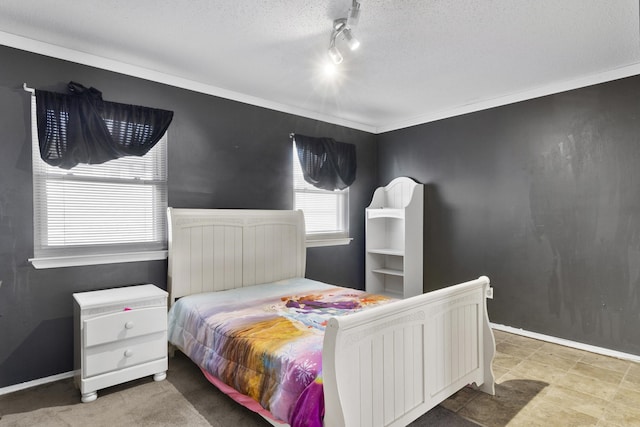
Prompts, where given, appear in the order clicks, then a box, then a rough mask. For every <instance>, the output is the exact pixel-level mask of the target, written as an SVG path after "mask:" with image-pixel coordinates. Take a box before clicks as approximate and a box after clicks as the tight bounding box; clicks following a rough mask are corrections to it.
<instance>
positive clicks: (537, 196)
mask: <svg viewBox="0 0 640 427" xmlns="http://www.w3.org/2000/svg"><path fill="white" fill-rule="evenodd" d="M639 116H640V77H633V78H628V79H623V80H619V81H615V82H609V83H606V84H600V85H596V86H591V87H587V88H583V89H579V90H574V91H570V92H566V93H561V94H557V95H553V96H547V97H544V98H539V99H534V100H529V101H525V102H520V103H517V104H513V105H508V106H504V107H500V108H494V109H490V110H485V111H481V112H476V113H472V114H467V115H464V116H460V117H455V118H450V119H446V120H441V121H438V122H434V123H429V124H424V125H420V126H415V127H412V128H408V129H403V130H397V131H393V132H388V133H385V134H382V135H380V136H379V139H378V143H379V158H380V179H381V181H380V183H381V184H384V183H386V182H388V181H389V180H391V179H392V178H394V177H396V176H401V175H407V176H410V177H413V178H415V179H416V180H418V181H420V182H422V183H425V184H426V197H425V199H426V206H425V213H426V219H425V221H426V248H425V270H426V271H425V275H426V284H425V286H426V287H427V289H428V290H430V289H435V288H439V287H442V286H444V285H447V284H450V283H454V282H459V281H462V280H468V279H471V278H475V277H477V276H480V275H483V274H484V275H488V276H489V277H490V278H491V279H492V282H493V283H494V287H495V299H494V300H493V301H490V302H489V315H490V318H491V320H492V321H493V322H496V323H499V324H505V325H509V326H514V327H518V328H524V329H526V330H530V331H534V332H539V333H543V334H547V335H551V336H556V337H561V338H566V339H570V340H574V341H578V342H583V343H588V344H592V345H596V346H601V347H605V348H610V349H615V350H618V351H623V352H628V353H633V354H640V334H639V333H638V331H639V330H640V117H639Z"/></svg>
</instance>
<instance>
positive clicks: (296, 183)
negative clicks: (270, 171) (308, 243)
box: [293, 143, 349, 239]
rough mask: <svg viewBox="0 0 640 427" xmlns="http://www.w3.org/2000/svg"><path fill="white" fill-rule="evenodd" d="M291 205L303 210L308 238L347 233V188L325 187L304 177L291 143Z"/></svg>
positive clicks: (336, 235) (338, 236)
mask: <svg viewBox="0 0 640 427" xmlns="http://www.w3.org/2000/svg"><path fill="white" fill-rule="evenodd" d="M293 189H294V209H301V210H302V211H303V212H304V220H305V225H306V230H307V235H308V236H310V237H311V238H328V239H335V238H346V237H348V236H349V189H348V188H347V189H344V190H335V191H328V190H322V189H319V188H316V187H314V186H313V185H311V184H309V183H308V182H306V181H305V179H304V175H303V173H302V168H301V167H300V161H299V159H298V153H297V151H296V148H295V143H294V144H293Z"/></svg>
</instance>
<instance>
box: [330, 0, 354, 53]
mask: <svg viewBox="0 0 640 427" xmlns="http://www.w3.org/2000/svg"><path fill="white" fill-rule="evenodd" d="M359 19H360V2H358V1H357V0H353V1H352V4H351V8H350V9H349V12H348V13H347V17H346V18H340V19H336V20H335V21H333V30H332V31H331V39H330V41H329V58H331V60H332V61H333V63H334V64H340V63H341V62H342V60H343V59H344V58H343V57H342V54H341V53H340V50H339V49H338V47H337V46H336V39H338V37H341V38H342V39H344V40H345V41H346V43H347V46H348V47H349V49H350V50H356V49H357V48H358V47H359V46H360V42H359V41H358V39H356V38H355V36H354V35H353V32H352V28H353V27H354V26H355V25H356V24H357V23H358V21H359Z"/></svg>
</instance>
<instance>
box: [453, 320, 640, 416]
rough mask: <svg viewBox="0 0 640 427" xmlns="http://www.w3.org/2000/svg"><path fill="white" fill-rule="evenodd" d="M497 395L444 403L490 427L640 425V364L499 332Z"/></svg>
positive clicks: (465, 394)
mask: <svg viewBox="0 0 640 427" xmlns="http://www.w3.org/2000/svg"><path fill="white" fill-rule="evenodd" d="M494 334H495V338H496V357H495V359H494V361H493V371H494V375H495V378H496V395H495V396H489V395H487V394H484V393H481V392H477V391H475V390H473V389H471V388H465V389H463V390H461V391H459V392H458V393H456V394H455V395H453V396H452V397H450V398H449V399H447V400H446V401H445V402H443V403H442V406H444V407H445V408H447V409H449V410H451V411H454V412H456V413H458V414H459V415H461V416H463V417H465V418H467V419H469V420H472V421H474V422H476V423H478V424H481V425H483V426H486V427H494V426H545V427H546V426H563V427H565V426H598V427H600V426H640V364H638V363H634V362H629V361H625V360H620V359H615V358H611V357H606V356H600V355H597V354H593V353H589V352H586V351H582V350H576V349H572V348H568V347H563V346H560V345H556V344H551V343H547V342H543V341H537V340H534V339H530V338H525V337H521V336H519V335H513V334H509V333H506V332H501V331H494Z"/></svg>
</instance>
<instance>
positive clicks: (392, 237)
mask: <svg viewBox="0 0 640 427" xmlns="http://www.w3.org/2000/svg"><path fill="white" fill-rule="evenodd" d="M365 215H366V216H365V233H366V257H365V268H366V274H365V280H366V284H365V289H366V290H367V292H371V293H377V294H383V295H388V296H392V297H395V298H409V297H412V296H415V295H419V294H421V293H422V292H423V290H422V288H423V246H424V245H423V239H424V236H423V223H424V221H423V217H424V186H423V185H422V184H418V183H416V182H415V181H413V180H412V179H411V178H406V177H401V178H396V179H394V180H393V181H391V182H390V183H389V184H388V185H387V186H386V187H379V188H378V189H376V191H375V192H374V193H373V198H372V200H371V204H370V205H369V207H368V208H367V209H366V214H365Z"/></svg>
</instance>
